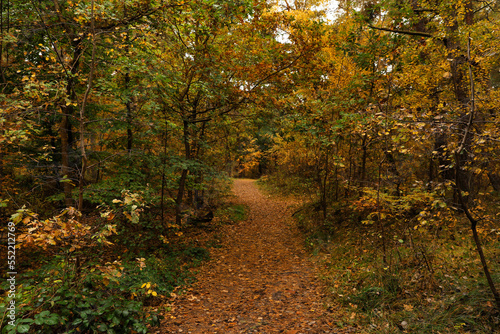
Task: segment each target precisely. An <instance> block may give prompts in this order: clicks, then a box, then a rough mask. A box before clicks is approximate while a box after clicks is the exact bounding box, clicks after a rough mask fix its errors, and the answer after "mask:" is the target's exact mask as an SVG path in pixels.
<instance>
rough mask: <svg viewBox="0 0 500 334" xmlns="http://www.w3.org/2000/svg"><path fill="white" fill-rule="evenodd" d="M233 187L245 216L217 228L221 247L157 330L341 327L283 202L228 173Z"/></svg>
mask: <svg viewBox="0 0 500 334" xmlns="http://www.w3.org/2000/svg"><path fill="white" fill-rule="evenodd" d="M233 191H234V194H235V195H236V197H237V200H236V201H237V202H238V203H242V204H245V205H247V206H248V208H249V214H248V219H247V220H245V221H243V222H240V223H238V224H235V225H233V226H227V227H225V228H224V234H225V235H224V237H223V242H222V247H221V248H218V249H213V250H212V254H211V257H212V260H211V261H209V262H208V263H207V264H206V265H204V266H203V267H202V268H201V269H200V272H199V274H198V276H197V278H198V281H197V283H195V284H194V285H193V287H192V288H191V289H189V290H188V291H187V292H186V293H185V294H183V295H182V296H180V297H178V298H176V299H175V300H174V301H173V302H172V303H173V304H172V311H171V312H169V313H167V314H166V319H164V322H163V324H162V328H161V333H223V334H225V333H288V334H299V333H341V331H340V330H339V329H337V328H335V325H334V324H335V319H333V314H330V313H329V312H328V311H326V310H325V307H324V305H323V304H322V296H323V294H322V291H321V283H320V282H319V280H318V279H317V278H316V277H315V275H314V267H313V264H312V263H311V262H310V261H309V260H308V254H307V253H306V251H305V250H304V247H303V245H304V242H303V239H302V238H301V236H300V234H299V232H298V231H297V230H296V229H295V228H294V227H293V225H292V224H291V209H290V208H289V205H288V203H287V202H283V201H280V200H278V199H274V198H270V197H268V196H266V195H263V194H262V193H261V192H260V191H259V190H258V189H257V187H256V185H255V184H254V181H253V180H242V179H237V180H235V181H234V186H233Z"/></svg>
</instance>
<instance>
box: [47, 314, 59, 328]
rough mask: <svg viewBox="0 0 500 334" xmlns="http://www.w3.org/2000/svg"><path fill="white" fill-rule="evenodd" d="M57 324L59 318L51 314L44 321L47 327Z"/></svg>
mask: <svg viewBox="0 0 500 334" xmlns="http://www.w3.org/2000/svg"><path fill="white" fill-rule="evenodd" d="M58 323H59V316H58V315H57V314H55V313H52V314H51V315H50V317H49V318H47V319H45V324H47V325H49V326H54V325H57V324H58Z"/></svg>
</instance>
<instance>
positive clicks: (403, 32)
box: [368, 24, 432, 37]
mask: <svg viewBox="0 0 500 334" xmlns="http://www.w3.org/2000/svg"><path fill="white" fill-rule="evenodd" d="M368 27H370V28H372V29H375V30H382V31H388V32H393V33H395V34H403V35H411V36H421V37H432V35H431V34H429V33H426V32H422V31H409V30H398V29H390V28H382V27H375V26H372V25H371V24H370V25H368Z"/></svg>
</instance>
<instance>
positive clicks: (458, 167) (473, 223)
mask: <svg viewBox="0 0 500 334" xmlns="http://www.w3.org/2000/svg"><path fill="white" fill-rule="evenodd" d="M467 59H468V60H469V77H470V111H469V120H468V122H467V125H466V127H465V129H464V135H463V137H462V140H461V142H460V145H459V147H458V148H457V150H456V151H455V187H456V188H455V189H456V193H457V198H458V200H459V204H460V206H461V208H462V210H463V211H464V213H465V215H466V216H467V219H468V220H469V222H470V228H471V231H472V237H473V239H474V243H475V244H476V250H477V252H478V254H479V258H480V259H481V264H482V266H483V272H484V275H485V276H486V280H487V281H488V285H489V287H490V290H491V292H492V294H493V297H494V298H495V302H496V304H497V307H498V309H499V310H500V294H499V293H498V290H497V289H496V287H495V283H494V282H493V279H492V277H491V274H490V271H489V268H488V264H487V262H486V257H485V256H484V252H483V247H482V245H481V241H480V239H479V234H478V233H477V223H478V221H477V219H476V218H474V217H473V216H472V214H471V211H470V209H469V204H468V201H467V200H466V199H465V198H464V196H463V195H462V192H464V191H466V190H465V189H464V188H462V185H463V184H464V182H463V180H461V178H463V177H464V176H463V175H464V174H463V173H461V171H462V169H463V167H464V162H463V159H462V156H464V155H466V154H467V153H466V147H467V146H468V143H469V141H470V137H471V131H472V127H473V124H474V117H475V113H476V109H475V91H474V77H473V74H472V65H471V64H470V59H471V57H470V35H469V38H468V43H467Z"/></svg>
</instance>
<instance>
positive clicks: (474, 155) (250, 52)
mask: <svg viewBox="0 0 500 334" xmlns="http://www.w3.org/2000/svg"><path fill="white" fill-rule="evenodd" d="M0 6H1V8H0V12H1V22H0V28H1V32H0V35H1V36H0V38H1V40H0V42H1V45H0V219H1V221H2V222H3V223H2V228H3V229H4V230H3V232H2V233H3V234H5V235H3V237H2V240H3V238H4V237H5V240H7V231H8V225H7V222H9V221H10V222H14V223H15V226H16V231H17V232H16V233H17V244H18V247H20V249H26V250H28V249H29V250H32V249H36V250H37V252H38V251H39V252H42V253H43V254H49V255H51V256H55V255H57V256H59V258H58V260H57V261H58V263H59V264H61V263H64V266H66V267H65V268H69V267H71V268H73V269H72V270H73V271H71V273H72V274H71V275H73V276H71V277H72V278H71V279H72V280H73V281H74V282H80V283H81V284H83V285H84V284H86V283H84V281H85V279H86V278H85V277H84V275H83V274H82V273H81V271H82V270H90V269H89V268H92V267H94V268H95V266H101V267H100V268H101V269H102V270H101V279H104V281H103V282H109V281H110V280H111V281H113V279H117V277H118V272H119V271H120V270H123V268H122V269H119V268H120V264H119V263H118V262H116V263H115V262H112V261H110V262H108V263H107V264H105V263H99V264H96V263H90V262H89V261H90V258H88V256H86V255H85V254H86V253H85V252H86V251H88V250H89V249H102V251H103V252H104V249H106V247H108V246H109V245H110V244H111V242H113V244H115V246H116V247H124V248H127V249H133V248H134V247H135V248H136V249H137V250H138V252H139V249H143V248H141V247H143V246H144V247H145V245H146V244H148V243H151V244H152V245H156V244H157V243H160V244H168V243H169V242H170V240H171V239H174V238H176V237H178V235H180V234H181V231H182V227H183V226H185V225H186V224H189V222H192V221H193V220H196V219H197V218H200V217H202V218H203V217H206V214H207V212H209V211H210V212H211V210H214V208H215V206H216V205H217V204H218V203H220V196H221V195H222V194H223V193H224V189H225V188H224V187H225V184H226V181H227V177H238V176H240V177H241V176H243V177H260V176H263V175H270V176H271V178H272V179H273V180H274V182H275V183H276V184H278V185H281V186H282V187H285V188H290V189H292V188H293V189H295V190H298V191H300V192H301V193H302V194H304V193H305V194H307V195H308V196H310V197H311V198H312V199H313V208H314V210H316V211H317V212H319V213H320V214H319V215H318V216H317V218H316V219H317V220H316V221H315V225H317V226H320V227H321V228H322V229H328V228H330V227H331V226H334V225H335V224H337V225H338V224H340V223H341V222H342V221H347V220H348V221H349V224H354V225H362V226H368V227H369V228H371V229H372V230H373V231H375V232H374V233H377V236H378V238H379V242H380V244H379V246H380V249H381V253H383V255H382V262H383V263H384V266H391V265H392V260H391V256H390V251H389V250H390V249H391V248H392V246H391V245H392V244H393V242H394V240H392V235H393V233H392V232H393V231H395V230H396V229H398V228H399V227H397V226H399V224H405V228H408V229H411V230H416V231H418V230H419V229H429V230H432V229H434V230H438V229H442V228H443V227H446V228H448V227H449V226H455V224H464V222H467V224H469V226H470V231H471V233H472V238H473V240H474V242H475V247H476V250H477V254H478V255H477V256H478V257H479V258H480V260H481V264H482V267H480V268H478V270H484V273H485V277H486V280H487V283H488V286H489V288H490V289H491V292H492V297H491V299H492V300H494V301H495V302H496V304H497V306H498V307H499V308H500V296H499V294H498V292H497V290H496V286H495V277H497V278H498V273H496V274H495V273H493V274H492V273H490V270H489V267H488V257H487V256H485V254H484V251H483V249H482V244H481V243H482V241H481V238H482V237H486V238H498V230H497V229H498V218H499V217H498V203H499V197H498V196H499V193H500V145H499V139H500V127H499V122H500V119H499V117H500V113H499V112H498V106H499V99H500V90H499V86H500V74H499V71H500V53H499V51H498V50H499V43H498V41H499V36H500V33H499V29H500V26H499V22H500V21H499V18H500V17H499V16H500V14H499V10H500V8H499V6H500V5H499V4H498V2H495V1H491V2H490V1H476V0H451V1H444V0H428V1H427V0H405V1H398V0H378V1H377V0H373V1H372V0H353V1H347V0H342V1H339V3H338V8H337V9H336V11H335V16H334V18H332V17H330V16H327V15H326V9H327V8H328V6H334V5H333V4H331V3H323V2H321V1H319V0H305V1H299V0H297V1H259V0H219V1H213V0H184V1H175V0H172V1H164V0H126V1H116V0H106V1H101V0H83V1H60V0H40V1H20V0H9V1H7V0H4V1H2V2H1V4H0ZM61 210H63V211H62V213H61ZM495 224H496V229H490V227H491V226H493V227H494V226H495ZM9 226H10V225H9ZM139 233H141V234H143V236H142V237H141V236H140V235H139ZM134 234H136V235H135V236H132V235H134ZM146 235H147V238H145V237H144V236H146ZM141 238H142V239H141ZM396 243H397V242H396ZM120 249H123V248H120ZM476 250H474V251H476ZM2 252H3V251H2ZM471 252H472V251H471ZM137 254H139V253H137ZM490 254H491V253H490ZM495 255H496V256H498V244H497V248H496V254H492V256H495ZM25 256H27V255H25ZM40 256H42V255H40ZM44 256H45V255H44ZM42 257H43V256H42ZM137 258H139V259H141V258H143V256H139V255H137ZM140 261H141V260H139V262H140ZM54 266H55V265H54ZM104 267H105V268H106V269H104ZM497 267H498V266H497ZM54 270H55V269H54ZM61 270H62V269H61ZM68 270H69V269H68ZM68 275H69V274H68ZM495 275H497V276H495ZM94 280H95V278H94ZM106 280H107V281H106ZM80 283H79V284H80ZM33 284H34V283H33ZM103 284H104V283H103ZM105 285H106V286H107V284H105ZM496 285H498V281H496ZM23 298H28V297H26V296H24V297H23ZM42 305H45V304H43V303H42ZM31 307H32V308H31V309H30V310H28V311H29V312H31V315H32V316H34V315H36V314H39V313H37V312H39V311H40V310H41V309H43V307H41V308H39V307H38V306H36V305H31ZM64 317H66V318H64ZM33 319H35V318H33ZM45 319H51V318H50V317H49V316H48V315H47V314H46V317H45ZM64 319H66V320H64ZM47 321H48V320H47ZM72 321H74V319H73V318H72V315H70V314H66V315H64V316H61V318H60V319H59V320H58V321H57V323H58V324H61V323H65V325H64V326H67V327H66V328H69V327H71V326H70V325H68V324H70V323H71V322H72ZM43 324H44V323H43V322H41V320H40V323H36V325H38V326H42V325H43ZM46 325H47V326H49V325H50V321H49V322H47V323H46ZM77 325H78V324H77ZM77 325H75V326H77ZM16 326H17V327H16V328H17V330H19V328H23V327H19V326H22V323H17V324H16ZM61 326H63V325H61ZM64 326H63V327H64ZM89 326H90V325H89ZM32 328H34V327H32ZM40 328H42V327H40ZM89 328H90V327H89ZM15 330H16V329H14V331H15ZM42 331H43V329H42ZM19 332H21V331H19ZM2 333H3V332H2Z"/></svg>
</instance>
